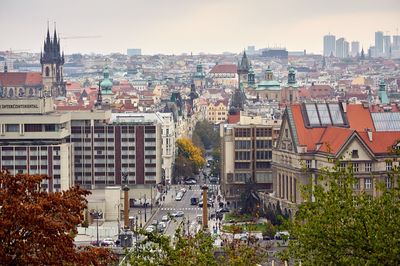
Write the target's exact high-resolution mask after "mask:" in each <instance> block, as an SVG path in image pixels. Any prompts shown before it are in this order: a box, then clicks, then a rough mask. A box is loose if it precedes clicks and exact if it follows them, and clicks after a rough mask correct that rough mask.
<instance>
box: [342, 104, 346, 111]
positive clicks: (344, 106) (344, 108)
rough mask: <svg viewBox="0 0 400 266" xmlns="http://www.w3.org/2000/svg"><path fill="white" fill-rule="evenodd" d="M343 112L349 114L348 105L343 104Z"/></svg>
mask: <svg viewBox="0 0 400 266" xmlns="http://www.w3.org/2000/svg"><path fill="white" fill-rule="evenodd" d="M342 107H343V112H345V113H347V103H346V102H342Z"/></svg>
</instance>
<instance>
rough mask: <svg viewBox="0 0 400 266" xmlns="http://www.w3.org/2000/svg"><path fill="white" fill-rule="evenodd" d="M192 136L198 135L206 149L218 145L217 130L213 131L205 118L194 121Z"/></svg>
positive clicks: (211, 125)
mask: <svg viewBox="0 0 400 266" xmlns="http://www.w3.org/2000/svg"><path fill="white" fill-rule="evenodd" d="M193 136H198V137H199V138H200V139H201V142H202V143H203V146H204V148H205V149H207V150H208V149H211V148H213V147H217V146H218V143H219V135H218V131H215V130H214V126H213V124H211V123H209V122H208V121H207V120H203V121H200V122H197V123H196V126H195V128H194V131H193Z"/></svg>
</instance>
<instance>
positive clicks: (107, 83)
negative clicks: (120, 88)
mask: <svg viewBox="0 0 400 266" xmlns="http://www.w3.org/2000/svg"><path fill="white" fill-rule="evenodd" d="M109 77H110V72H109V71H108V67H106V68H104V71H103V80H102V81H101V83H100V88H101V93H102V94H111V93H112V91H111V89H112V86H113V83H112V82H111V80H110V79H109Z"/></svg>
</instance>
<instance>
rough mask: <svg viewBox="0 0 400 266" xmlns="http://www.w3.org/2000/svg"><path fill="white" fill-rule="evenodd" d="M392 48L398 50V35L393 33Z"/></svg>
mask: <svg viewBox="0 0 400 266" xmlns="http://www.w3.org/2000/svg"><path fill="white" fill-rule="evenodd" d="M392 50H400V35H393V45H392Z"/></svg>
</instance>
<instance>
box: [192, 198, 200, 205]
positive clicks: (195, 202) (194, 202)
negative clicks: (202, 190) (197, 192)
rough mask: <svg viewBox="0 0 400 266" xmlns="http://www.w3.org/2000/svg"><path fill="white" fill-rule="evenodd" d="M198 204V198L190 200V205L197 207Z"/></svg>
mask: <svg viewBox="0 0 400 266" xmlns="http://www.w3.org/2000/svg"><path fill="white" fill-rule="evenodd" d="M197 204H199V198H198V197H192V198H191V199H190V205H197Z"/></svg>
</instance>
